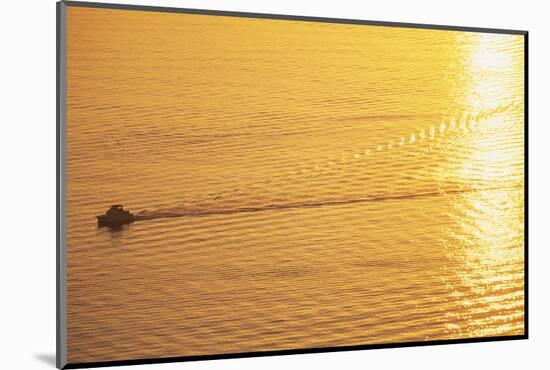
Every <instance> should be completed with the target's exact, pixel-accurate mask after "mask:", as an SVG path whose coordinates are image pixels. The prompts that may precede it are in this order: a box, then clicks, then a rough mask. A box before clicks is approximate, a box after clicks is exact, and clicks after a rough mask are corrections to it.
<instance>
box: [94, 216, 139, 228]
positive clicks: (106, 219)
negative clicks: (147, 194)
mask: <svg viewBox="0 0 550 370" xmlns="http://www.w3.org/2000/svg"><path fill="white" fill-rule="evenodd" d="M96 217H97V224H98V226H121V225H126V224H130V223H132V222H134V220H135V219H134V216H133V215H128V216H124V217H121V216H118V217H110V216H106V215H101V216H96Z"/></svg>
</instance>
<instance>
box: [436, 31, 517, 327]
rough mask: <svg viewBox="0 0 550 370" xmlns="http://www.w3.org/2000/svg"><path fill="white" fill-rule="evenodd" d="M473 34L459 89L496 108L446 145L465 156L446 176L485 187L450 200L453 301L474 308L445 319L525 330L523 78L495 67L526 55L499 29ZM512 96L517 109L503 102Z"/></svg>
mask: <svg viewBox="0 0 550 370" xmlns="http://www.w3.org/2000/svg"><path fill="white" fill-rule="evenodd" d="M467 37H468V39H469V41H468V43H467V45H468V46H469V47H468V50H466V52H465V57H464V60H465V61H467V62H466V63H465V66H464V69H465V74H466V75H467V76H469V80H468V83H467V84H466V87H465V88H466V89H467V91H466V92H465V93H464V94H462V95H461V96H463V97H465V99H464V104H465V110H470V111H471V112H472V113H473V114H476V112H479V111H484V110H494V111H496V112H498V114H495V115H494V116H491V117H488V118H486V119H480V120H477V121H476V125H475V127H473V128H472V127H471V130H470V131H468V132H466V133H463V134H461V135H460V136H457V137H456V140H455V144H456V146H453V144H451V146H450V147H448V148H447V150H448V151H451V150H462V152H463V155H462V156H454V157H453V158H461V160H460V161H458V162H450V163H448V164H447V165H446V167H445V168H444V170H442V171H440V176H441V178H440V180H441V181H452V182H454V183H459V184H461V186H462V187H464V188H470V189H477V190H479V191H477V192H472V193H469V194H467V195H464V196H460V197H453V198H452V199H451V200H450V201H451V202H452V207H453V209H454V210H453V212H450V213H449V216H450V217H451V218H452V219H453V220H454V223H453V224H451V225H448V226H447V230H446V231H447V234H448V235H449V236H450V239H452V240H453V242H452V243H449V245H452V246H453V247H452V248H448V255H449V261H451V262H450V266H449V268H450V269H452V270H454V272H455V275H456V281H454V282H453V281H447V286H448V288H449V289H450V290H451V291H452V293H451V297H452V298H451V299H450V301H449V306H453V305H454V306H456V305H459V306H462V307H469V308H470V309H469V310H467V311H460V313H455V311H453V313H452V314H451V313H450V314H449V315H448V316H449V322H448V323H447V324H446V327H447V330H448V331H449V332H450V333H455V334H456V333H461V332H465V331H468V332H469V333H470V334H469V335H470V336H486V335H499V334H501V333H506V332H510V331H513V332H516V333H517V334H522V333H523V273H524V272H523V246H524V238H523V232H524V230H523V224H524V220H523V217H524V214H523V210H524V204H523V199H524V194H523V177H524V173H523V161H524V158H523V104H522V102H521V100H522V96H523V81H522V76H521V74H517V76H515V77H514V78H510V79H501V78H494V75H493V72H492V71H494V70H505V71H521V70H522V63H523V56H522V55H518V53H516V52H512V49H511V48H510V47H509V46H507V42H506V41H510V40H509V39H506V38H505V37H503V36H501V35H488V34H479V35H477V34H476V35H468V36H467ZM506 37H510V36H506ZM518 42H522V40H518ZM518 102H519V103H518ZM510 104H513V108H514V109H509V110H506V109H502V107H504V106H507V105H510ZM500 111H502V112H500ZM510 142H513V143H514V145H510V144H509V143H510ZM483 189H485V190H483ZM457 241H458V242H457ZM464 287H468V289H467V290H465V289H464ZM466 329H468V330H466ZM472 329H474V330H472Z"/></svg>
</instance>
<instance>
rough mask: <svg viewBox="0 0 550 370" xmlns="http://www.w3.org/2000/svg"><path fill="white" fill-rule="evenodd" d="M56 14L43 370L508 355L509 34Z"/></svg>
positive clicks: (513, 253) (151, 13)
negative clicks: (444, 352)
mask: <svg viewBox="0 0 550 370" xmlns="http://www.w3.org/2000/svg"><path fill="white" fill-rule="evenodd" d="M378 23H379V24H377V22H371V23H369V22H366V21H365V22H361V21H346V20H330V19H323V18H319V19H315V18H303V19H301V18H300V17H286V18H285V17H284V16H271V17H270V16H269V15H253V14H242V15H239V14H238V13H232V14H230V13H228V12H210V14H209V11H192V10H179V11H177V10H169V9H165V10H162V9H160V8H146V7H131V6H114V5H112V6H109V5H107V6H105V5H98V4H86V3H78V2H63V3H60V4H58V27H59V29H58V31H59V35H58V37H59V42H60V46H59V48H60V49H59V50H58V52H59V58H60V59H59V60H58V68H59V70H58V73H59V76H60V77H59V78H60V79H59V85H58V94H59V101H58V104H59V109H60V113H59V114H60V118H59V120H60V122H59V131H60V132H59V135H60V136H59V137H60V138H59V140H60V142H59V145H60V161H61V162H60V163H61V164H60V166H61V167H60V168H59V171H60V173H59V181H60V184H58V185H59V186H60V190H59V191H60V193H59V194H60V202H61V203H60V205H59V207H60V210H59V214H58V217H59V222H60V230H61V231H60V235H59V238H60V241H59V243H60V245H59V256H58V258H59V261H58V262H59V266H58V269H59V272H60V275H59V281H58V284H59V285H58V286H59V289H60V291H59V292H58V294H59V296H58V302H59V303H58V305H59V307H58V310H59V313H58V314H59V316H58V325H59V329H58V330H59V333H58V346H59V348H58V351H60V352H58V366H60V367H63V366H67V367H71V366H86V365H87V364H88V365H93V364H95V365H98V364H99V365H101V364H123V363H140V361H144V360H149V361H151V360H153V359H156V360H158V361H171V360H186V359H196V358H204V359H208V358H221V357H224V356H226V357H231V356H250V355H261V354H269V353H271V354H278V353H280V354H281V353H282V354H284V353H299V352H308V351H316V352H318V351H324V350H338V349H355V348H357V349H363V348H374V347H384V346H397V347H399V346H404V345H422V344H440V343H446V342H449V343H458V342H461V341H481V340H500V339H521V338H526V336H527V327H526V322H527V320H526V289H525V287H526V251H527V249H526V216H527V214H526V211H525V210H526V190H525V189H526V188H525V185H526V184H525V183H526V132H527V129H526V127H527V122H526V116H527V115H526V85H525V84H526V52H527V50H526V37H527V35H526V32H522V31H505V30H484V29H468V28H463V29H461V28H458V27H439V26H421V25H406V24H403V25H399V24H389V23H388V24H384V23H382V22H378Z"/></svg>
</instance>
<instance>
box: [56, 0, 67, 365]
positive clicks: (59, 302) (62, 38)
mask: <svg viewBox="0 0 550 370" xmlns="http://www.w3.org/2000/svg"><path fill="white" fill-rule="evenodd" d="M66 54H67V6H66V4H65V2H63V1H59V2H57V3H56V356H55V358H56V367H57V368H58V369H62V368H64V367H65V366H66V365H67V296H66V294H67V276H66V271H67V269H66V267H67V266H66V233H65V204H66V187H65V174H66V172H65V150H66V149H65V145H66V144H65V139H66V137H65V132H66V87H67V80H66V79H67V76H66Z"/></svg>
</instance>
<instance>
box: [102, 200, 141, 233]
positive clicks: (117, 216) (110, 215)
mask: <svg viewBox="0 0 550 370" xmlns="http://www.w3.org/2000/svg"><path fill="white" fill-rule="evenodd" d="M96 217H97V223H98V226H111V227H113V226H114V227H117V226H122V225H125V224H129V223H132V222H134V221H135V216H134V214H132V213H130V211H126V210H124V207H122V205H120V204H114V205H112V206H111V208H109V209H108V210H107V212H105V214H104V215H100V216H96Z"/></svg>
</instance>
